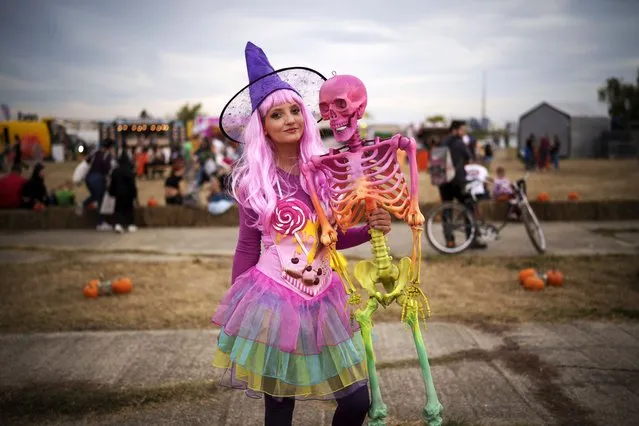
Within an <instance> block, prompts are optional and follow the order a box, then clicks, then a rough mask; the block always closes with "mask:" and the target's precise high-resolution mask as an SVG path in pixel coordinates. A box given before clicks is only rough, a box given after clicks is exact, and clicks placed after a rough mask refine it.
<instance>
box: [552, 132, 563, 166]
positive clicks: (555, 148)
mask: <svg viewBox="0 0 639 426" xmlns="http://www.w3.org/2000/svg"><path fill="white" fill-rule="evenodd" d="M560 148H561V140H560V139H559V136H558V135H555V137H554V139H553V142H552V146H551V147H550V159H551V160H552V166H553V168H554V169H555V170H557V169H559V149H560Z"/></svg>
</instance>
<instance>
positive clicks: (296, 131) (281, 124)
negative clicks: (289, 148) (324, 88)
mask: <svg viewBox="0 0 639 426" xmlns="http://www.w3.org/2000/svg"><path fill="white" fill-rule="evenodd" d="M264 130H265V131H266V135H267V136H268V137H269V138H270V139H271V140H272V141H273V142H274V143H276V144H286V143H299V141H300V139H301V138H302V134H304V116H303V115H302V109H301V108H300V107H299V105H297V104H296V103H285V104H281V105H277V106H274V107H273V108H271V109H270V110H269V111H268V113H266V116H265V117H264Z"/></svg>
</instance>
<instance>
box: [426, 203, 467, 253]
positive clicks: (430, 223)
mask: <svg viewBox="0 0 639 426" xmlns="http://www.w3.org/2000/svg"><path fill="white" fill-rule="evenodd" d="M445 214H446V215H448V217H450V220H447V221H445V220H444V217H445V216H444V215H445ZM476 232H477V226H476V224H475V218H474V216H473V214H472V213H471V212H470V210H468V209H467V208H466V207H465V206H463V205H461V204H457V203H443V204H442V205H441V206H439V207H437V208H436V209H434V210H432V211H431V212H430V213H429V215H428V220H427V221H426V239H427V240H428V243H429V244H430V245H431V246H432V247H433V248H434V249H435V250H437V251H438V252H440V253H443V254H457V253H461V252H463V251H464V250H466V249H467V248H468V247H469V246H470V244H471V243H472V242H473V240H474V238H475V233H476ZM458 233H460V234H461V235H459V236H458V235H457V234H458ZM459 237H463V238H462V242H461V243H459V241H460V238H459ZM451 241H452V244H451Z"/></svg>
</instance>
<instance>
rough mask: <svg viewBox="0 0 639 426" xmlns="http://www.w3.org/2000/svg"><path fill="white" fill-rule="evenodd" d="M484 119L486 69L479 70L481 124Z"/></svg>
mask: <svg viewBox="0 0 639 426" xmlns="http://www.w3.org/2000/svg"><path fill="white" fill-rule="evenodd" d="M485 120H486V70H483V71H482V72H481V125H482V127H483V126H484V122H485Z"/></svg>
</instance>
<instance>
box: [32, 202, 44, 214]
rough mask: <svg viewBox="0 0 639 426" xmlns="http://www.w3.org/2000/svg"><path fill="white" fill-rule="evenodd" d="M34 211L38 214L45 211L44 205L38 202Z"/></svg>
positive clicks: (34, 206)
mask: <svg viewBox="0 0 639 426" xmlns="http://www.w3.org/2000/svg"><path fill="white" fill-rule="evenodd" d="M33 210H34V211H36V212H41V211H44V204H42V203H41V202H39V201H36V203H35V204H34V205H33Z"/></svg>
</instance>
